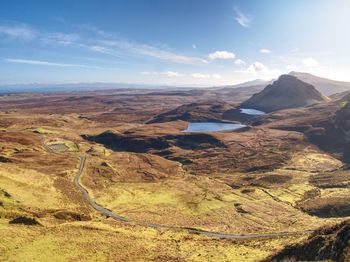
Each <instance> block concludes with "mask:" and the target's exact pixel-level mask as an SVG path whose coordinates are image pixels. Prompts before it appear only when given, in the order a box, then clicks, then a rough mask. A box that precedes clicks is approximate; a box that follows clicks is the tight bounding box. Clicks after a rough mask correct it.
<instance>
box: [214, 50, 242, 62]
mask: <svg viewBox="0 0 350 262" xmlns="http://www.w3.org/2000/svg"><path fill="white" fill-rule="evenodd" d="M208 57H209V59H211V60H215V59H234V58H235V57H236V56H235V54H234V53H232V52H229V51H215V52H213V53H210V54H209V55H208Z"/></svg>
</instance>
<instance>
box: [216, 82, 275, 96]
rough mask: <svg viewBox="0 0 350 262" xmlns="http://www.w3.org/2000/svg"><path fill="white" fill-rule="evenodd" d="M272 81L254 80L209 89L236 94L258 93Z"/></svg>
mask: <svg viewBox="0 0 350 262" xmlns="http://www.w3.org/2000/svg"><path fill="white" fill-rule="evenodd" d="M271 83H272V80H270V81H265V80H262V79H255V80H252V81H248V82H244V83H240V84H236V85H227V86H216V87H213V88H211V89H213V90H215V91H220V92H229V91H234V92H235V93H237V92H256V93H257V92H260V91H261V90H263V89H264V87H265V86H266V85H268V84H271Z"/></svg>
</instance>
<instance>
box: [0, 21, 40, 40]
mask: <svg viewBox="0 0 350 262" xmlns="http://www.w3.org/2000/svg"><path fill="white" fill-rule="evenodd" d="M0 35H3V36H5V37H9V38H20V39H24V40H30V39H32V38H34V37H35V35H36V31H35V30H34V29H32V28H31V27H29V26H27V25H25V24H10V25H0Z"/></svg>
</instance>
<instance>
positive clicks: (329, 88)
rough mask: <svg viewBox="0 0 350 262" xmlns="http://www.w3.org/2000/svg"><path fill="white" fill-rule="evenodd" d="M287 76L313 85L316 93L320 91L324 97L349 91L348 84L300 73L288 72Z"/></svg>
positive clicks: (349, 85) (349, 84) (349, 86)
mask: <svg viewBox="0 0 350 262" xmlns="http://www.w3.org/2000/svg"><path fill="white" fill-rule="evenodd" d="M289 75H292V76H295V77H297V78H299V79H300V80H302V81H304V82H306V83H309V84H311V85H313V86H314V87H315V88H316V89H317V90H318V91H320V92H321V93H322V94H325V95H326V96H329V95H333V94H336V93H341V92H344V91H350V83H349V82H341V81H336V80H331V79H327V78H323V77H318V76H314V75H312V74H309V73H302V72H290V73H289Z"/></svg>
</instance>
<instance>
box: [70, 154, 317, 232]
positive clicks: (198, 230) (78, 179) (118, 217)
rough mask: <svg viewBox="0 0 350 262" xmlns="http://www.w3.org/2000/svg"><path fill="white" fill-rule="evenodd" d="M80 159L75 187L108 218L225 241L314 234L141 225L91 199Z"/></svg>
mask: <svg viewBox="0 0 350 262" xmlns="http://www.w3.org/2000/svg"><path fill="white" fill-rule="evenodd" d="M79 159H80V164H79V169H78V171H77V173H76V174H75V176H74V184H75V186H76V187H77V188H78V189H79V190H80V192H81V193H82V194H83V195H84V197H85V199H86V200H87V201H88V202H89V203H90V205H91V206H92V207H93V208H94V209H95V210H97V211H98V212H100V213H101V214H103V215H105V216H107V217H111V218H113V219H115V220H118V221H122V222H133V224H137V225H140V226H146V227H153V228H168V229H180V230H186V231H187V232H190V233H194V234H199V235H205V236H209V237H216V238H225V239H254V238H262V237H281V236H291V235H299V234H311V233H312V232H313V231H312V230H305V231H296V232H277V233H258V234H241V235H238V234H227V233H220V232H210V231H205V230H200V229H196V228H189V227H181V226H170V225H160V224H150V223H140V222H136V221H132V220H131V219H129V218H126V217H123V216H120V215H118V214H115V213H113V212H112V211H111V210H108V209H107V208H105V207H103V206H100V205H99V204H97V203H96V202H95V201H94V200H93V199H92V198H91V197H90V195H89V192H88V191H87V190H86V189H85V188H84V187H83V186H82V185H81V184H80V176H81V175H82V173H83V170H84V167H85V161H86V156H84V155H82V156H80V157H79Z"/></svg>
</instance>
